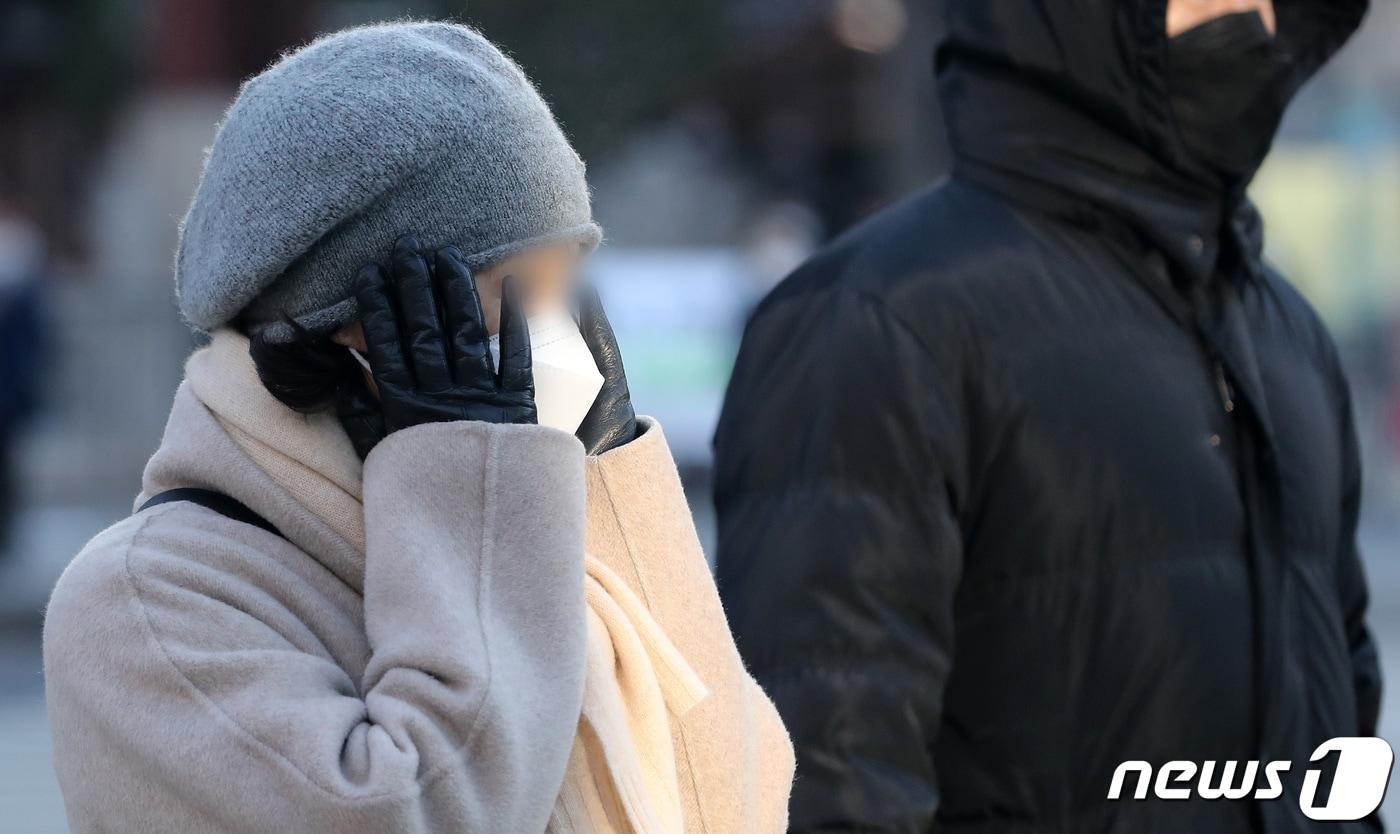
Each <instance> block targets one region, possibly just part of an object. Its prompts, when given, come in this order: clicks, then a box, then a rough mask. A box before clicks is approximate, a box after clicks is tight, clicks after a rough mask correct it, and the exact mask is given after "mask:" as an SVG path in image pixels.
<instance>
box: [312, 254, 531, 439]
mask: <svg viewBox="0 0 1400 834" xmlns="http://www.w3.org/2000/svg"><path fill="white" fill-rule="evenodd" d="M355 299H356V301H357V302H358V304H359V307H360V324H361V326H362V327H364V331H365V346H366V349H367V353H368V359H369V365H370V370H371V373H372V374H373V376H374V384H375V386H376V387H377V388H378V389H379V399H378V404H379V410H380V413H381V414H382V415H383V420H384V423H383V429H384V434H386V435H388V434H392V433H393V432H396V431H398V430H400V429H406V428H408V427H410V426H416V425H420V424H423V423H441V422H450V421H455V420H477V421H481V422H486V423H534V422H536V421H537V415H536V411H535V382H534V375H533V372H532V370H531V367H530V333H529V328H528V327H527V326H526V324H525V311H524V309H523V308H522V307H521V305H520V303H519V299H518V298H517V295H516V288H515V282H514V281H513V280H512V279H510V278H507V279H506V280H505V282H504V283H503V285H502V287H501V333H500V336H501V361H500V372H499V373H497V371H496V370H495V369H493V368H492V364H491V351H490V348H489V335H488V334H487V331H486V317H485V316H484V315H482V311H481V299H480V298H479V297H478V295H477V291H476V283H475V281H473V280H472V276H471V272H470V271H469V270H468V269H467V267H466V265H465V264H464V263H463V262H462V256H461V253H459V252H458V251H457V250H456V248H455V247H451V246H449V247H445V248H443V249H439V250H438V251H437V252H436V253H435V254H434V256H433V265H432V267H431V268H429V265H428V260H427V258H425V257H424V255H423V254H422V252H421V251H419V246H418V243H417V241H416V240H415V239H413V238H411V237H406V238H401V239H400V240H399V242H398V243H396V244H394V252H393V255H392V256H391V258H390V262H389V269H388V271H387V273H386V271H385V269H384V268H383V267H381V266H380V265H379V264H369V265H367V266H365V267H364V269H362V270H361V271H360V275H359V277H358V278H357V279H356V287H355ZM438 299H441V309H440V308H439V301H438ZM364 405H365V403H364V401H363V399H362V397H360V396H358V395H356V394H355V392H354V391H353V389H352V390H351V391H347V392H344V393H342V395H341V397H340V403H339V406H340V408H339V409H338V413H339V414H340V415H341V420H342V422H343V423H346V422H347V420H346V418H347V416H349V417H350V418H351V419H352V420H356V421H358V422H356V423H354V424H353V426H352V424H351V423H347V424H346V431H347V433H349V434H350V436H351V439H352V440H354V441H356V447H357V450H358V449H359V448H360V446H361V445H363V443H364V442H365V441H366V440H367V439H368V436H369V433H370V431H372V420H367V419H365V417H364V416H363V412H364ZM357 434H360V435H361V439H359V440H356V435H357ZM371 448H372V446H371ZM366 454H368V452H367V451H366Z"/></svg>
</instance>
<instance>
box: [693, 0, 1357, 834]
mask: <svg viewBox="0 0 1400 834" xmlns="http://www.w3.org/2000/svg"><path fill="white" fill-rule="evenodd" d="M1165 4H1166V0H1112V2H1110V0H1073V1H1072V0H953V2H951V3H950V7H951V11H950V12H949V22H948V39H947V41H946V42H945V44H944V45H943V47H942V49H941V51H940V84H941V89H942V91H943V101H944V106H945V110H946V114H947V116H948V121H949V123H950V133H951V136H952V140H953V146H954V152H955V158H956V163H955V170H954V173H953V174H952V176H951V177H950V178H949V179H947V180H945V181H943V182H940V183H938V184H937V185H935V186H933V187H932V188H930V189H928V190H926V191H924V192H922V193H919V194H917V195H915V196H913V197H912V198H911V199H908V200H906V201H905V202H903V203H901V204H899V205H897V206H894V207H893V208H890V209H888V210H886V211H884V212H883V213H881V214H879V215H878V216H876V217H875V218H873V219H872V220H869V221H867V222H866V223H864V224H863V225H861V226H859V227H857V228H856V229H854V230H852V231H851V232H849V233H847V234H846V235H844V236H843V237H841V238H840V239H838V240H837V241H836V242H834V243H832V244H831V245H830V246H828V247H827V248H826V249H825V250H823V251H822V252H821V253H820V254H818V255H817V256H816V257H814V258H813V259H812V260H811V261H810V262H809V263H808V264H806V265H805V266H803V267H802V268H801V269H799V270H798V271H797V272H796V273H795V274H794V275H792V276H791V277H789V278H788V279H787V280H786V281H785V282H784V283H783V284H782V285H781V286H779V287H778V288H777V289H776V290H775V291H774V292H773V293H772V294H771V295H770V296H769V297H768V298H767V299H766V300H765V301H764V302H763V304H762V305H761V307H760V308H759V309H758V311H757V312H756V314H755V315H754V317H753V320H752V321H751V323H750V324H749V326H748V329H747V331H746V334H745V337H744V343H743V348H742V351H741V354H740V357H739V361H738V366H737V368H736V370H735V373H734V377H733V381H732V383H731V385H730V389H729V395H728V399H727V402H726V404H725V409H724V414H723V417H722V419H721V421H720V426H719V430H718V433H717V435H716V440H715V445H716V452H717V455H718V472H717V484H716V502H717V506H718V512H719V524H720V541H719V566H718V570H719V583H720V589H721V592H722V594H723V595H724V598H725V602H726V604H727V607H728V611H729V615H730V617H731V622H732V625H733V627H734V629H735V631H736V633H737V636H738V640H739V645H740V648H741V651H742V652H743V654H744V656H745V658H746V660H747V662H748V663H749V664H750V665H751V668H752V669H753V671H754V672H755V674H756V676H757V677H758V679H759V681H760V682H761V683H762V684H763V685H764V686H765V687H766V688H767V690H768V691H769V693H771V695H772V697H773V698H774V700H775V701H776V703H777V705H778V708H779V710H780V711H781V712H782V714H783V717H784V719H785V720H786V722H787V725H788V728H789V730H790V731H791V733H792V735H793V738H794V741H795V742H796V744H797V747H798V777H797V782H796V785H795V788H794V793H793V800H792V828H793V830H795V831H803V832H816V831H881V832H884V831H890V832H895V831H897V832H920V831H929V830H939V831H949V832H979V834H980V833H981V832H1017V833H1018V834H1021V833H1023V832H1024V833H1025V834H1030V833H1031V832H1095V833H1096V834H1097V832H1114V834H1147V833H1148V832H1171V833H1172V834H1178V833H1179V834H1226V833H1227V832H1228V833H1229V834H1235V833H1236V832H1272V833H1273V834H1285V832H1296V831H1312V830H1318V831H1327V832H1351V831H1361V830H1372V826H1373V825H1375V823H1374V821H1371V822H1367V823H1360V824H1335V823H1334V824H1319V823H1312V822H1310V821H1309V820H1307V819H1306V818H1305V817H1304V816H1303V815H1302V814H1301V812H1300V811H1299V803H1298V785H1299V783H1300V782H1301V776H1302V774H1303V772H1304V770H1305V769H1306V767H1307V761H1308V757H1309V755H1310V753H1311V752H1312V750H1313V749H1314V747H1315V746H1316V745H1318V744H1319V743H1321V742H1323V741H1324V740H1326V739H1329V738H1331V737H1334V736H1350V735H1361V736H1366V735H1373V734H1374V730H1375V724H1376V713H1377V705H1378V702H1379V691H1380V690H1379V672H1378V669H1377V664H1376V652H1375V649H1374V646H1373V644H1372V642H1371V639H1370V637H1369V635H1368V633H1367V629H1366V625H1365V609H1366V589H1365V584H1364V580H1363V578H1362V573H1361V567H1360V564H1359V562H1358V558H1357V553H1356V550H1355V545H1354V534H1355V527H1356V518H1357V501H1358V488H1359V473H1358V460H1357V448H1356V440H1355V437H1354V435H1353V430H1352V416H1351V413H1350V405H1349V399H1348V393H1347V386H1346V382H1345V380H1344V378H1343V375H1342V372H1341V370H1340V368H1339V367H1338V360H1337V356H1336V352H1335V350H1334V347H1333V345H1332V343H1331V341H1330V339H1329V337H1328V335H1327V333H1326V332H1325V331H1324V329H1323V326H1322V325H1321V324H1320V323H1319V321H1318V319H1317V317H1316V316H1315V314H1314V312H1313V311H1312V310H1311V309H1310V308H1309V306H1308V304H1307V303H1306V302H1305V301H1304V300H1303V299H1302V298H1301V297H1300V296H1299V294H1298V293H1297V292H1296V291H1295V290H1294V289H1293V288H1292V287H1291V286H1289V285H1288V284H1287V283H1286V282H1285V281H1284V280H1283V279H1282V278H1280V277H1279V276H1278V275H1276V274H1274V273H1273V272H1272V271H1271V270H1270V269H1269V268H1268V267H1267V266H1265V265H1264V264H1262V263H1261V261H1260V248H1261V239H1262V234H1261V229H1260V225H1259V221H1258V217H1257V215H1256V214H1255V212H1254V211H1253V209H1252V208H1251V207H1250V205H1249V204H1248V202H1247V201H1245V200H1244V199H1242V198H1241V197H1240V196H1239V195H1240V194H1241V193H1242V191H1243V187H1242V185H1243V184H1242V183H1238V182H1237V183H1234V184H1225V183H1223V182H1222V181H1221V180H1220V179H1218V178H1216V177H1215V176H1214V175H1207V174H1204V173H1202V172H1201V171H1200V170H1197V169H1198V168H1199V166H1198V165H1196V164H1195V163H1194V162H1193V160H1192V159H1191V158H1190V155H1189V154H1187V153H1186V152H1185V151H1184V150H1183V144H1182V143H1181V141H1180V139H1179V137H1178V134H1177V131H1176V129H1175V127H1174V122H1173V120H1172V116H1171V115H1170V114H1171V112H1172V111H1171V110H1170V108H1168V106H1167V98H1166V91H1165V84H1166V82H1165V79H1164V74H1165V61H1166V57H1165V54H1166V46H1165V42H1166V37H1165V34H1164V29H1165V26H1164V14H1165V10H1164V9H1165ZM1365 5H1366V4H1365V2H1364V0H1275V6H1276V8H1277V13H1278V25H1279V32H1278V38H1279V45H1280V46H1281V47H1282V48H1283V49H1285V50H1286V51H1287V53H1288V54H1289V55H1290V56H1291V60H1290V63H1289V64H1288V65H1287V78H1285V79H1283V80H1282V82H1281V83H1280V84H1279V85H1278V87H1279V89H1278V93H1277V96H1276V98H1277V100H1276V101H1274V102H1273V103H1272V104H1273V106H1272V107H1270V108H1263V109H1264V110H1267V111H1268V112H1266V113H1260V112H1252V113H1250V114H1248V117H1244V116H1242V117H1241V121H1240V125H1239V128H1240V129H1241V130H1245V131H1252V132H1255V133H1256V134H1257V136H1258V137H1259V138H1260V140H1261V141H1260V143H1259V146H1260V149H1261V150H1260V156H1261V157H1262V154H1263V153H1264V152H1265V149H1266V148H1267V144H1268V140H1270V139H1271V138H1272V135H1273V133H1274V131H1275V130H1276V129H1277V124H1278V121H1279V118H1280V117H1281V113H1282V111H1283V108H1284V106H1285V105H1286V102H1287V100H1288V99H1289V98H1290V97H1291V96H1292V95H1293V93H1294V92H1296V90H1297V88H1298V87H1299V86H1301V84H1302V83H1303V81H1304V80H1306V78H1307V77H1309V76H1310V75H1311V74H1312V73H1313V72H1314V71H1315V70H1316V69H1317V68H1318V67H1319V66H1320V65H1321V64H1322V63H1323V62H1324V61H1325V60H1326V59H1327V58H1328V57H1330V56H1331V55H1332V53H1333V52H1335V51H1336V50H1337V49H1338V48H1339V47H1340V45H1341V44H1342V43H1343V42H1344V41H1345V40H1346V39H1347V37H1348V36H1349V35H1350V34H1351V33H1352V31H1353V30H1354V29H1355V28H1356V26H1357V25H1358V24H1359V21H1360V19H1361V17H1362V15H1363V12H1364V10H1365ZM1177 759H1184V760H1191V761H1197V762H1202V761H1206V760H1215V761H1224V760H1238V761H1244V760H1255V759H1260V760H1279V759H1287V760H1291V761H1292V762H1293V763H1294V765H1293V768H1292V770H1291V771H1290V773H1289V780H1288V781H1289V784H1288V787H1287V796H1285V797H1284V798H1283V799H1281V800H1277V801H1204V800H1201V799H1198V798H1193V799H1191V800H1188V801H1162V800H1160V799H1156V798H1149V799H1147V800H1144V801H1133V800H1131V799H1124V800H1120V801H1108V800H1107V799H1106V798H1105V797H1106V795H1107V793H1108V788H1109V785H1110V781H1111V778H1112V774H1113V772H1114V769H1115V767H1116V766H1117V765H1118V764H1119V763H1121V762H1123V761H1125V760H1146V761H1148V762H1151V763H1154V764H1161V763H1164V762H1167V761H1171V760H1177ZM1217 774H1218V771H1217ZM1130 784H1131V783H1130ZM1260 784H1261V785H1263V784H1264V780H1263V779H1262V778H1261V780H1260Z"/></svg>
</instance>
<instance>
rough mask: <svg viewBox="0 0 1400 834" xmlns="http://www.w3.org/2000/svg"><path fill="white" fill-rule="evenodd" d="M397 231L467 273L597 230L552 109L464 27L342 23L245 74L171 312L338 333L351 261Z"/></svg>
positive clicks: (349, 309)
mask: <svg viewBox="0 0 1400 834" xmlns="http://www.w3.org/2000/svg"><path fill="white" fill-rule="evenodd" d="M408 233H413V234H416V235H417V236H418V237H419V239H420V241H421V242H422V243H423V244H424V245H427V246H433V247H436V246H442V245H446V244H449V243H450V244H455V245H456V246H457V247H458V248H459V249H461V251H462V252H464V253H466V256H467V257H466V259H467V262H468V265H469V266H472V267H474V268H479V267H482V266H486V265H488V264H491V263H494V262H496V261H499V260H501V259H503V258H505V257H507V256H509V255H512V254H515V253H517V252H520V251H522V250H524V249H528V248H530V247H532V246H537V245H540V244H545V243H553V242H564V241H577V242H579V243H580V244H582V245H583V246H584V247H586V248H592V247H594V246H596V245H597V244H598V240H599V237H600V231H599V229H598V227H597V226H596V225H595V224H594V223H593V219H592V213H591V211H590V208H589V200H588V185H587V182H586V181H585V179H584V169H583V162H582V160H580V159H579V157H578V154H577V153H575V152H574V149H573V148H572V147H571V146H570V145H569V142H568V140H567V139H565V138H564V134H563V132H562V131H561V130H560V129H559V125H558V124H557V123H556V122H555V121H554V117H553V116H552V115H551V114H550V112H549V108H548V107H547V106H546V105H545V103H544V101H543V100H542V99H541V98H540V96H539V94H538V93H537V92H536V91H535V88H534V87H533V86H532V85H531V84H530V81H529V80H528V79H527V78H526V77H525V74H524V73H523V72H521V70H520V68H519V67H518V66H516V65H515V63H514V62H512V61H511V60H510V59H509V58H507V57H506V56H505V55H503V54H502V53H501V51H500V50H498V49H497V48H496V47H495V46H492V45H491V43H490V42H489V41H487V40H486V39H485V38H484V37H482V36H481V35H480V34H479V33H478V32H476V31H475V30H473V29H470V28H468V27H465V26H459V25H455V24H447V23H388V24H379V25H374V26H366V27H362V28H356V29H350V30H346V31H343V32H338V33H336V34H333V35H330V36H327V37H324V38H322V39H320V40H318V41H316V42H314V43H312V44H310V45H308V46H306V47H303V48H302V49H299V50H297V51H296V52H293V53H290V54H288V55H286V56H285V57H283V58H282V59H281V60H279V61H278V62H277V63H275V64H273V65H272V66H271V67H270V68H268V69H267V70H266V71H264V72H263V73H262V74H261V75H258V76H256V77H254V78H251V79H249V80H248V81H247V82H246V83H245V84H244V85H243V88H242V90H240V91H239V94H238V97H237V99H235V100H234V102H233V106H232V107H230V108H229V111H228V114H227V116H225V118H224V122H223V124H222V126H220V128H219V131H218V135H217V136H216V137H215V138H214V145H213V147H212V148H211V149H210V150H209V155H208V158H207V159H206V161H205V164H204V173H203V175H202V176H201V177H200V181H199V187H198V188H197V189H196V190H195V194H194V200H193V201H192V202H191V203H190V209H189V213H188V214H187V215H186V216H185V219H184V222H183V223H181V225H180V242H179V247H178V249H177V252H176V255H175V286H176V292H177V294H178V295H179V299H180V310H181V312H182V313H183V314H184V316H185V318H186V319H187V320H188V321H189V323H190V324H191V325H193V326H194V327H197V328H199V329H200V330H204V331H209V330H213V329H214V328H217V327H220V326H222V325H225V324H229V323H231V322H235V321H236V322H237V323H238V325H239V326H241V327H243V328H245V329H246V330H248V331H250V332H254V333H257V332H262V333H264V334H265V335H267V336H268V337H270V338H272V339H274V340H284V339H287V338H290V336H291V335H292V328H290V327H289V326H287V325H286V324H285V321H284V319H285V317H288V316H290V317H291V318H293V319H295V320H296V321H297V322H298V323H299V324H301V325H303V326H305V327H307V328H310V329H311V330H313V331H316V332H326V331H330V330H333V329H335V328H338V327H341V326H343V325H345V324H348V323H350V322H352V321H354V320H355V318H356V308H355V300H354V298H353V297H352V296H351V292H352V290H351V286H352V283H353V281H354V278H355V275H356V274H357V272H358V271H359V269H360V267H361V266H362V265H364V264H365V263H368V262H370V261H372V260H375V259H377V258H382V257H384V256H385V255H386V254H387V253H388V251H389V249H390V247H391V246H392V245H393V242H394V240H395V239H396V238H397V237H399V236H400V235H403V234H408Z"/></svg>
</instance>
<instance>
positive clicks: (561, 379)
mask: <svg viewBox="0 0 1400 834" xmlns="http://www.w3.org/2000/svg"><path fill="white" fill-rule="evenodd" d="M525 323H526V324H527V325H528V326H529V328H530V364H531V365H532V366H533V367H534V369H535V407H536V408H537V409H539V413H540V425H541V426H549V427H550V428H555V429H559V430H561V431H566V432H568V433H569V434H573V433H574V432H576V431H578V427H579V424H580V423H582V422H583V418H584V417H586V416H587V415H588V409H590V408H592V407H593V401H594V400H596V399H598V392H599V391H601V390H602V389H603V375H602V374H601V373H599V372H598V363H597V362H596V361H594V359H593V351H591V350H589V349H588V343H587V342H585V341H584V340H583V334H582V333H580V332H579V329H578V324H577V323H576V322H575V321H574V317H573V316H571V315H569V311H568V310H566V309H563V308H557V309H554V310H550V311H547V312H544V313H540V314H538V315H534V316H531V317H529V318H528V319H526V320H525ZM490 347H491V361H492V363H494V364H495V365H497V366H498V367H499V365H500V363H501V337H500V336H499V335H496V336H492V337H491V344H490Z"/></svg>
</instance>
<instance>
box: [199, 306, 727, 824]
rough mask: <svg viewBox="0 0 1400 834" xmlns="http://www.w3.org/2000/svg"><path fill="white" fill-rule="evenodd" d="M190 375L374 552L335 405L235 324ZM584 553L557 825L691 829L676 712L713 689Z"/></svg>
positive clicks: (295, 490) (295, 491) (227, 421)
mask: <svg viewBox="0 0 1400 834" xmlns="http://www.w3.org/2000/svg"><path fill="white" fill-rule="evenodd" d="M185 376H186V379H187V380H188V381H189V384H190V389H191V390H192V391H193V392H194V395H195V396H196V397H197V398H198V399H199V400H200V402H202V403H203V404H204V405H205V406H206V407H207V408H208V409H209V410H210V411H211V412H213V414H214V416H215V417H216V418H217V419H218V421H219V423H220V425H222V426H223V428H224V429H225V430H226V431H227V432H228V433H229V436H231V437H232V438H233V439H234V441H235V442H237V443H238V445H239V447H241V448H242V449H243V450H244V451H245V452H246V453H247V454H248V456H249V457H250V458H252V460H253V462H254V463H256V464H257V465H258V466H259V467H260V468H262V469H263V471H265V472H267V474H268V475H269V476H270V477H271V478H272V479H273V480H275V481H276V482H277V483H278V484H279V485H281V486H282V487H283V488H284V489H286V490H287V491H288V492H289V493H290V494H291V495H292V496H293V497H294V498H295V499H296V500H297V501H298V502H299V503H300V504H301V505H302V506H304V507H305V508H306V509H307V510H309V511H310V512H312V513H314V514H315V515H317V516H318V517H319V518H321V519H322V520H323V521H324V522H325V523H326V524H327V525H328V526H329V527H330V528H331V529H332V530H334V531H335V532H336V533H337V534H338V535H340V536H341V538H343V539H345V541H347V542H349V543H350V544H351V545H353V546H354V547H355V548H356V549H357V550H358V551H359V552H361V553H363V552H364V548H365V530H364V510H363V505H362V499H361V492H360V485H361V477H362V468H361V463H360V459H359V457H358V456H357V455H356V454H355V450H354V448H353V447H352V446H351V444H350V439H349V437H347V436H346V434H345V431H344V430H343V429H342V428H341V427H340V424H339V422H338V421H337V420H336V418H335V415H334V414H332V413H330V412H323V413H318V414H311V415H304V414H299V413H297V412H295V411H293V410H291V409H289V408H287V407H286V406H284V405H282V404H281V403H280V402H278V401H277V400H276V399H274V398H273V397H272V395H271V394H269V393H268V392H267V389H265V388H263V386H262V383H261V382H259V380H258V377H257V371H256V370H255V368H254V366H253V362H252V359H251V358H250V357H249V355H248V340H247V339H246V338H245V337H243V336H242V335H240V334H238V333H236V332H234V331H232V330H220V331H218V332H216V333H215V334H214V338H213V341H212V343H211V344H210V345H209V347H207V348H204V349H203V350H200V351H197V352H196V353H195V354H194V355H193V356H191V357H190V359H189V362H188V363H187V365H186V367H185ZM583 558H584V565H585V580H584V584H585V587H584V595H585V599H586V601H587V617H588V659H587V664H588V665H587V671H586V674H585V677H584V697H583V711H582V714H581V715H580V716H579V730H578V735H577V736H576V737H575V740H574V748H573V751H572V753H571V754H570V757H569V765H568V770H567V772H566V774H565V778H564V784H563V786H562V789H561V791H560V794H559V798H558V800H557V802H556V804H555V808H554V815H553V818H552V820H551V822H550V831H554V832H560V834H595V832H605V833H606V834H611V832H617V834H681V832H683V830H684V823H683V820H682V813H681V800H680V791H679V786H678V783H677V778H676V766H675V748H674V741H673V739H672V737H671V727H670V721H669V718H668V714H670V715H674V716H676V717H680V716H683V715H684V714H685V713H686V712H688V711H689V710H690V709H691V708H692V707H693V706H695V705H696V704H697V703H699V702H700V701H701V700H703V699H704V698H705V697H706V695H707V691H706V689H705V686H704V684H703V683H702V682H701V681H700V679H699V678H698V677H697V676H696V674H695V672H694V670H693V669H691V667H690V665H689V664H688V663H687V662H686V660H685V658H684V657H682V656H681V654H680V652H679V651H678V650H677V649H676V647H675V646H674V645H672V643H671V641H670V640H669V639H668V638H667V636H666V634H665V633H664V632H663V631H662V630H661V627H660V626H658V625H657V623H656V621H655V620H654V619H652V616H651V613H650V612H649V611H648V610H647V608H646V606H645V605H644V604H643V603H642V602H641V600H640V599H638V597H637V595H636V594H635V593H633V592H632V590H631V589H630V588H628V587H627V585H626V583H624V582H623V581H622V580H621V579H620V578H619V577H618V576H617V574H616V573H614V572H613V571H612V570H611V569H610V568H609V567H608V566H607V565H605V564H603V563H602V562H601V561H600V560H598V559H595V558H593V557H592V556H584V557H583ZM480 822H482V823H484V824H491V825H496V824H499V823H500V822H501V821H499V820H482V821H480Z"/></svg>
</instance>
